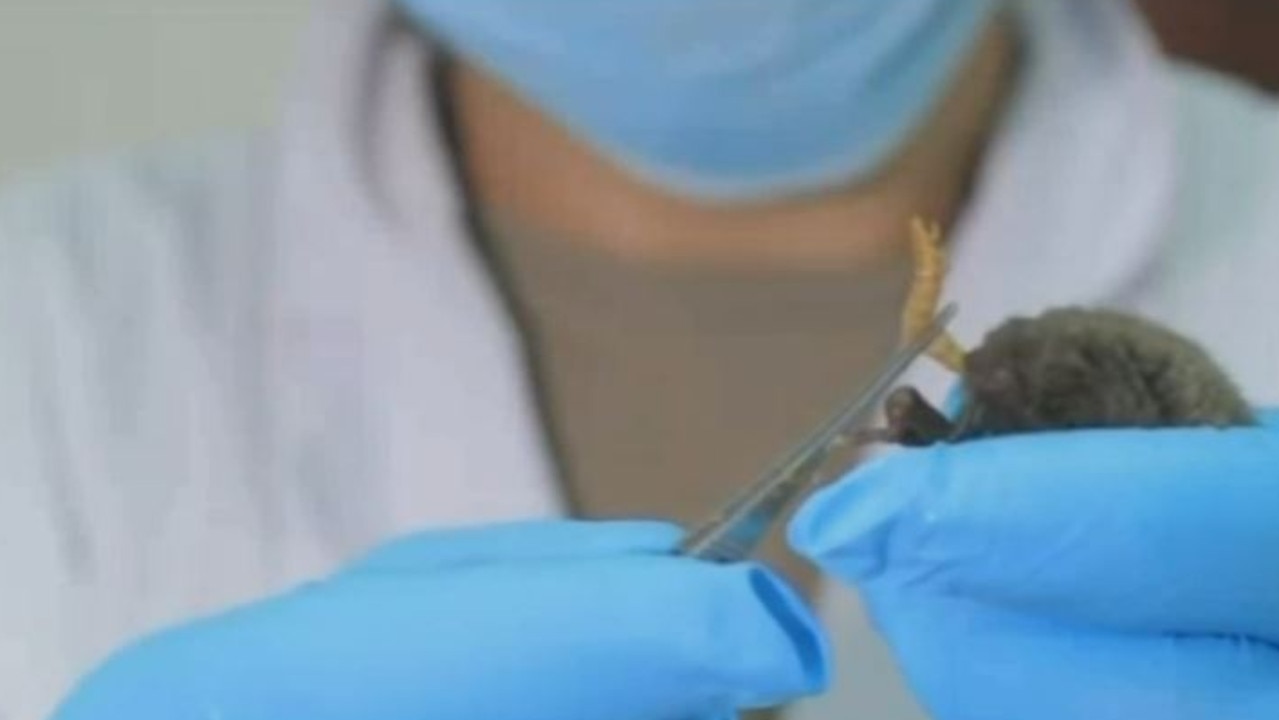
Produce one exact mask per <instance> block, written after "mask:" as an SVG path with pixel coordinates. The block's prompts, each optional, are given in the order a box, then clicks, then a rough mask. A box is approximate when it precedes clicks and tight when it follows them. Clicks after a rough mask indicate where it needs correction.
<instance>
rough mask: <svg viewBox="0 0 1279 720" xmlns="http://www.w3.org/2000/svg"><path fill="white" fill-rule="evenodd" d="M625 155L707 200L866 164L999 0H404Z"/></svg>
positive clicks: (897, 135)
mask: <svg viewBox="0 0 1279 720" xmlns="http://www.w3.org/2000/svg"><path fill="white" fill-rule="evenodd" d="M400 3H401V4H402V5H403V6H404V7H405V8H406V9H407V10H408V11H409V13H410V15H411V16H412V17H414V18H416V19H417V20H418V21H419V22H421V23H422V25H423V26H424V27H426V28H428V29H429V31H430V32H432V33H434V34H436V35H437V36H439V37H440V38H441V39H442V40H443V41H444V42H445V43H446V44H447V45H448V46H450V47H451V48H452V49H453V50H454V51H455V52H456V53H457V54H459V55H461V56H462V57H465V58H467V59H468V60H469V61H470V62H472V63H474V64H476V65H478V66H480V67H482V68H485V69H487V70H488V71H489V72H491V73H493V74H494V75H496V76H498V77H500V78H502V79H504V80H505V81H506V82H507V83H509V84H510V85H511V86H512V87H514V88H515V89H516V91H517V92H519V93H521V94H522V95H523V96H524V97H525V98H526V99H527V100H528V101H529V102H530V103H531V104H533V105H535V106H537V107H539V108H540V109H541V110H542V111H543V112H545V113H547V114H548V115H549V116H551V117H553V118H556V119H557V120H558V121H560V122H561V123H563V124H564V125H566V126H567V127H569V128H570V129H572V130H573V131H574V132H576V133H577V134H578V135H579V136H581V137H582V138H583V139H584V140H585V141H587V142H588V143H590V144H592V145H593V146H594V147H596V148H597V149H598V150H599V151H600V152H601V153H602V154H604V155H605V156H607V157H609V158H611V159H612V160H613V161H615V162H616V163H618V164H619V165H621V166H622V167H623V168H625V169H627V170H629V171H631V172H632V173H634V174H636V175H638V176H640V177H642V178H644V179H646V180H648V181H650V182H652V183H654V184H656V185H658V186H660V187H663V188H665V189H667V190H670V191H673V192H677V193H680V194H684V195H688V196H691V197H696V198H701V199H707V200H741V199H760V198H771V197H778V196H782V195H788V194H794V193H799V192H804V191H810V190H818V189H822V188H826V187H830V186H833V185H836V184H840V183H846V182H849V181H851V180H856V179H858V178H862V177H865V176H867V175H869V174H871V173H873V172H874V171H875V170H877V169H878V168H879V167H880V166H881V165H882V164H884V163H885V162H886V161H887V160H888V159H889V158H890V157H892V156H893V154H894V153H895V151H897V150H899V149H900V148H901V147H902V145H903V144H904V143H905V142H906V140H907V139H908V138H909V137H910V136H911V134H912V131H913V130H915V129H916V127H917V126H918V125H919V124H920V123H921V121H922V120H923V118H924V117H925V116H926V115H927V114H928V111H929V110H930V109H931V107H932V106H933V104H934V102H935V101H936V100H937V99H938V97H939V96H940V95H941V94H942V93H943V92H944V90H945V89H946V86H947V84H948V81H949V80H950V79H951V77H952V76H953V75H954V73H955V71H956V68H957V66H958V65H959V64H960V63H962V61H963V60H964V59H965V57H966V55H967V54H968V53H969V51H970V50H971V49H972V46H973V45H974V44H975V40H976V38H977V37H978V36H979V35H980V34H981V32H982V30H983V29H984V28H985V26H986V23H987V21H988V20H989V18H990V15H991V12H992V10H993V9H994V7H995V5H996V4H997V3H998V0H400Z"/></svg>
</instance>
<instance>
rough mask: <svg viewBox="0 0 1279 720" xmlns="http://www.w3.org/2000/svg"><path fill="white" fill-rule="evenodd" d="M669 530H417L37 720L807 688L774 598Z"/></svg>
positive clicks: (336, 713) (284, 715) (444, 717)
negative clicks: (685, 548) (683, 554)
mask: <svg viewBox="0 0 1279 720" xmlns="http://www.w3.org/2000/svg"><path fill="white" fill-rule="evenodd" d="M679 534H680V531H679V530H678V529H677V528H674V527H671V526H668V525H664V524H656V523H600V524H592V523H570V522H549V523H533V524H515V525H503V526H497V527H491V528H478V529H471V530H461V531H451V532H436V533H427V534H424V535H420V536H415V537H411V538H408V539H405V540H402V541H400V542H396V543H393V544H390V545H388V546H386V547H383V548H382V549H380V550H377V551H375V552H373V553H372V554H371V555H370V556H369V557H367V558H365V559H363V560H362V561H360V562H358V563H356V564H355V565H353V566H351V567H350V568H348V569H346V570H345V571H343V572H341V573H339V574H338V575H336V576H335V577H333V578H331V579H328V580H325V581H323V582H319V583H315V584H312V585H308V586H305V587H302V588H300V589H298V590H296V591H294V592H292V593H289V594H286V595H283V596H280V597H277V598H274V599H270V600H266V601H264V602H260V603H257V604H253V605H249V606H247V607H244V608H242V609H239V610H235V611H233V612H230V613H228V614H225V615H219V616H216V617H212V618H209V619H205V620H201V621H197V622H194V623H191V624H189V625H185V626H182V627H178V628H176V629H173V630H170V631H166V632H162V633H159V634H157V635H155V636H153V637H150V638H148V639H144V640H142V641H140V642H138V643H136V644H134V645H132V646H130V647H128V648H126V649H124V650H123V651H121V652H120V653H118V654H117V655H116V656H115V657H113V658H112V659H110V660H109V661H108V662H107V663H106V664H105V665H104V666H103V667H101V668H100V669H99V670H98V671H97V672H95V673H94V674H92V675H91V676H90V677H89V678H87V679H86V680H85V681H84V682H83V683H82V684H81V685H80V686H79V688H78V689H77V690H76V691H75V692H74V694H73V695H72V696H71V697H70V698H69V700H68V701H67V702H66V703H65V705H64V706H63V707H62V709H61V710H60V711H59V713H58V714H57V715H56V716H55V717H56V718H57V720H87V719H93V720H98V719H102V718H110V719H112V720H116V719H118V718H129V720H214V719H216V720H303V719H304V720H424V719H425V718H431V719H432V720H452V719H454V718H456V719H458V720H462V719H465V720H475V719H479V718H482V719H483V720H505V719H507V718H510V719H513V720H514V719H519V720H535V719H542V718H545V719H546V720H552V719H553V720H564V719H565V718H573V719H574V720H591V719H592V718H600V719H601V720H604V719H607V720H618V719H627V718H634V719H635V720H679V719H681V718H690V719H691V718H710V717H728V716H732V715H733V713H734V712H735V711H736V710H737V709H738V708H745V707H755V706H763V705H770V704H774V703H778V702H781V701H784V700H788V699H791V698H794V697H796V696H799V695H803V694H806V693H811V692H814V691H817V690H819V689H821V688H822V687H823V685H824V683H825V671H826V653H825V645H824V641H823V639H822V637H821V636H820V634H819V632H818V631H817V630H816V626H815V623H814V621H813V619H812V618H811V615H810V614H809V613H808V611H807V610H806V609H805V608H804V606H803V605H802V603H801V602H800V601H799V600H798V599H797V598H796V596H795V595H794V593H792V592H791V591H790V590H789V589H788V588H787V587H786V586H785V585H784V584H782V583H781V582H780V581H779V580H778V579H777V578H776V577H775V576H774V575H772V574H770V573H768V572H767V571H765V570H763V569H761V568H759V567H756V566H748V565H736V566H716V565H710V564H705V563H701V562H696V561H692V560H688V559H683V558H678V557H674V556H672V555H670V554H669V551H670V549H671V548H673V547H674V545H675V543H676V542H677V540H678V538H679Z"/></svg>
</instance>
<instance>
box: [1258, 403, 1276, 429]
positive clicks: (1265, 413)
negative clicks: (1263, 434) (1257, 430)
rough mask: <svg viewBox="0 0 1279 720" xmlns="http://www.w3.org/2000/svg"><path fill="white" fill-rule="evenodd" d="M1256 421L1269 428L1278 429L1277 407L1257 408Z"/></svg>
mask: <svg viewBox="0 0 1279 720" xmlns="http://www.w3.org/2000/svg"><path fill="white" fill-rule="evenodd" d="M1256 413H1257V422H1258V424H1260V425H1261V426H1262V427H1265V428H1267V429H1270V430H1279V407H1265V408H1257V410H1256Z"/></svg>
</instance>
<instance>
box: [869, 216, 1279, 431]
mask: <svg viewBox="0 0 1279 720" xmlns="http://www.w3.org/2000/svg"><path fill="white" fill-rule="evenodd" d="M940 235H941V233H940V230H939V228H937V227H936V226H935V225H933V226H929V225H926V224H924V223H923V222H921V221H918V220H916V221H914V222H913V223H912V226H911V247H912V254H913V256H914V262H915V274H914V278H913V280H912V286H911V291H910V294H909V295H908V299H907V302H906V308H905V310H904V312H903V319H902V329H903V336H904V337H905V338H910V337H913V334H912V333H916V332H918V330H919V328H922V327H924V326H925V325H926V324H927V322H928V320H929V319H930V318H931V317H932V316H933V314H934V313H935V310H936V306H937V302H938V298H939V296H940V290H941V284H942V282H943V281H944V277H945V269H946V268H945V265H946V259H945V255H944V253H943V251H942V249H941V243H940ZM929 354H930V356H931V357H932V358H933V359H935V360H937V361H938V362H939V363H941V364H942V365H943V366H945V367H947V368H948V369H950V370H952V371H954V372H956V373H957V374H958V375H959V378H960V383H961V385H962V389H963V396H964V402H963V407H962V410H961V411H960V413H959V415H958V416H957V417H956V418H954V419H951V418H948V417H946V416H945V415H944V414H943V413H942V412H941V411H939V410H938V409H937V408H935V407H934V406H932V405H931V404H930V403H929V402H928V401H927V400H926V399H925V398H924V397H923V396H922V395H921V394H920V393H919V392H918V391H917V390H916V389H915V388H912V387H909V386H905V387H899V388H896V389H894V390H893V391H892V392H891V393H890V394H889V395H888V397H887V398H885V401H884V414H885V418H886V420H887V428H883V429H879V430H877V431H875V434H876V436H877V438H878V439H880V440H883V441H888V442H892V443H896V444H900V445H905V446H923V445H930V444H933V443H937V442H961V441H964V440H970V439H977V438H983V437H992V436H998V435H1008V434H1013V433H1026V432H1036V431H1048V430H1070V429H1085V428H1118V427H1142V428H1157V427H1177V426H1212V427H1230V426H1240V425H1251V424H1255V422H1256V418H1255V416H1254V414H1253V411H1252V408H1251V407H1250V406H1249V404H1248V403H1247V402H1246V401H1245V400H1244V398H1243V396H1242V394H1241V393H1240V391H1239V389H1238V388H1237V387H1236V385H1235V384H1234V382H1233V381H1232V380H1231V378H1230V377H1229V375H1228V374H1227V373H1226V372H1225V371H1224V370H1223V369H1222V368H1221V367H1220V366H1219V365H1218V364H1217V362H1216V361H1215V360H1214V358H1213V357H1212V356H1211V355H1210V354H1209V353H1208V352H1207V350H1205V349H1204V348H1203V347H1201V346H1200V345H1199V344H1197V343H1195V342H1194V341H1192V340H1190V339H1189V338H1187V337H1185V336H1183V335H1181V334H1179V333H1177V332H1175V331H1173V330H1171V329H1169V328H1167V327H1165V326H1163V325H1161V324H1159V323H1156V322H1153V321H1151V320H1147V319H1144V318H1141V317H1138V316H1136V315H1132V314H1127V313H1122V312H1118V311H1115V310H1109V309H1093V308H1082V307H1063V308H1054V309H1051V310H1048V311H1046V312H1044V313H1042V314H1040V315H1038V316H1035V317H1014V318H1011V319H1009V320H1007V321H1005V322H1004V323H1002V324H1001V325H999V326H998V327H996V328H995V329H994V330H992V331H991V332H990V333H989V334H987V335H986V337H985V338H984V339H983V340H982V342H981V344H980V345H978V346H977V347H976V348H974V349H972V350H971V351H967V352H965V351H964V350H963V348H962V347H961V346H960V345H959V343H958V342H956V341H955V340H954V339H953V338H952V337H950V336H946V337H944V338H942V339H940V340H939V341H938V343H937V344H936V345H934V346H933V348H932V349H930V351H929Z"/></svg>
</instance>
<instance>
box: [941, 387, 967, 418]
mask: <svg viewBox="0 0 1279 720" xmlns="http://www.w3.org/2000/svg"><path fill="white" fill-rule="evenodd" d="M967 400H968V395H967V392H966V391H965V389H964V383H963V382H962V381H960V382H956V383H955V384H954V385H952V386H951V388H950V391H949V392H947V393H946V399H945V400H943V401H942V406H941V411H942V414H943V415H945V416H946V417H947V418H948V419H950V420H955V419H957V418H958V417H959V416H960V415H962V414H963V412H964V403H966V402H967Z"/></svg>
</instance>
